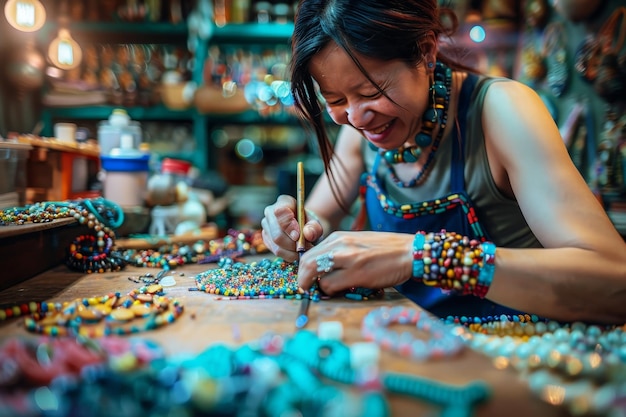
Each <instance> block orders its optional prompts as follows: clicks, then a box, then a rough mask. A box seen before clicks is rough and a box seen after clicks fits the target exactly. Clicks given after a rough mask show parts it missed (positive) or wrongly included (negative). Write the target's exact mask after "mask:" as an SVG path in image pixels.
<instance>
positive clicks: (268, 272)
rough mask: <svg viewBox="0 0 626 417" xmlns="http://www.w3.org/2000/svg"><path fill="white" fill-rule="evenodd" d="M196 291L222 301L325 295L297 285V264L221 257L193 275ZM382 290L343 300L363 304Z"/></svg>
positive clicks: (350, 293)
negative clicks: (210, 265)
mask: <svg viewBox="0 0 626 417" xmlns="http://www.w3.org/2000/svg"><path fill="white" fill-rule="evenodd" d="M193 290H197V291H203V292H206V293H209V294H214V295H218V296H220V297H219V298H218V299H225V300H248V299H251V298H296V299H301V298H303V297H308V298H310V299H311V300H313V301H319V300H320V299H321V298H322V297H325V295H324V294H323V293H322V292H321V291H320V289H319V287H318V286H317V285H314V286H313V287H311V290H310V291H304V290H303V289H302V288H300V286H299V285H298V263H297V262H293V263H289V262H285V261H284V260H283V259H282V258H278V257H277V258H274V259H273V260H270V259H268V258H264V259H261V260H260V261H258V262H251V263H245V262H236V261H235V260H233V259H232V258H222V259H220V260H219V261H218V268H216V269H209V270H207V271H205V272H202V273H200V274H198V275H197V276H196V288H190V291H193ZM384 293H385V292H384V289H375V290H374V289H368V288H360V287H353V288H350V289H348V290H346V291H344V293H343V296H344V297H345V298H348V299H351V300H357V301H366V300H369V299H372V298H375V297H376V298H380V297H381V296H382V295H384Z"/></svg>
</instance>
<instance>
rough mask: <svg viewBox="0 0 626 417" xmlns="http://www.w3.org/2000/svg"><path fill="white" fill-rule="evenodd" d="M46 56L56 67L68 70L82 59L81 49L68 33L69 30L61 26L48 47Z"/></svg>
mask: <svg viewBox="0 0 626 417" xmlns="http://www.w3.org/2000/svg"><path fill="white" fill-rule="evenodd" d="M48 58H49V59H50V62H52V64H54V66H56V67H57V68H61V69H64V70H69V69H72V68H76V67H77V66H78V65H79V64H80V61H81V60H82V59H83V51H82V50H81V49H80V46H79V45H78V43H77V42H76V41H75V40H74V39H73V38H72V36H71V35H70V31H69V30H67V29H65V28H61V29H59V35H58V36H57V37H56V38H55V39H54V40H53V41H52V42H51V43H50V46H49V47H48Z"/></svg>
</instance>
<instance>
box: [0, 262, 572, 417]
mask: <svg viewBox="0 0 626 417" xmlns="http://www.w3.org/2000/svg"><path fill="white" fill-rule="evenodd" d="M15 267H19V266H17V265H16V266H15ZM212 267H215V265H214V264H204V265H202V264H196V265H186V266H184V267H181V268H179V269H177V270H175V271H174V272H173V273H171V275H173V276H174V277H175V279H176V281H177V284H176V285H175V286H173V287H166V288H165V291H166V295H167V296H168V297H171V298H176V299H178V300H179V301H181V302H182V304H183V305H184V308H185V311H184V313H183V315H182V316H181V317H180V318H179V319H178V320H177V321H175V322H174V323H172V324H170V325H167V326H165V327H161V328H159V329H157V330H154V331H151V332H145V333H140V334H138V335H137V336H133V337H141V338H146V339H151V340H154V341H156V342H157V343H159V344H160V345H161V346H162V347H163V348H164V349H165V351H166V352H167V353H168V354H177V353H191V354H196V353H200V352H201V351H203V350H205V349H206V348H207V347H208V346H210V345H211V344H214V343H216V342H224V343H227V344H231V345H239V344H242V343H245V342H248V341H252V340H255V339H257V338H259V337H260V336H262V335H263V334H265V333H266V332H276V333H290V332H291V333H292V332H294V331H296V328H295V325H294V321H295V319H296V317H297V315H298V309H299V303H300V301H298V300H287V299H272V300H227V301H225V300H216V297H215V296H212V295H210V294H206V293H203V292H199V291H189V288H190V287H195V280H194V277H195V275H196V274H197V273H200V272H202V271H205V270H207V269H209V268H212ZM147 272H151V273H153V274H156V273H158V272H159V270H158V269H152V268H134V267H133V268H127V269H125V270H123V271H121V272H115V273H104V274H91V275H83V274H81V273H76V272H70V271H69V270H68V269H67V268H66V267H65V266H63V265H59V266H57V267H54V268H52V269H50V270H48V271H46V272H44V273H42V274H39V275H37V276H35V277H33V278H31V279H29V280H26V281H24V282H21V283H19V284H16V285H14V286H12V287H10V288H7V289H5V290H3V291H1V292H0V305H3V306H7V305H15V304H18V303H23V302H28V301H43V300H51V301H71V300H74V299H75V298H78V297H90V296H100V295H104V294H107V293H109V292H112V291H119V292H121V293H122V294H125V293H127V292H129V291H131V290H132V289H134V288H138V287H139V286H140V285H139V284H136V283H134V282H132V281H131V280H129V277H133V276H135V277H136V276H140V275H142V274H145V273H147ZM389 304H393V305H405V306H410V307H413V308H415V305H414V304H413V303H411V302H410V301H409V300H407V299H406V298H404V297H403V296H402V295H400V294H399V293H397V292H395V291H392V290H391V291H387V292H386V295H385V297H384V299H381V300H375V301H372V300H370V301H353V300H348V299H345V298H336V299H331V300H322V301H320V302H319V303H312V304H311V308H310V322H309V323H308V325H307V327H306V328H307V329H310V330H316V329H317V326H318V325H319V323H320V322H322V321H340V322H341V323H342V324H343V326H344V342H346V343H348V344H349V343H353V342H357V341H363V338H362V337H361V331H360V326H361V320H362V319H363V317H364V316H365V315H366V314H367V312H369V311H370V310H371V309H374V308H377V307H380V306H383V305H389ZM11 337H35V335H31V334H29V333H28V332H27V331H26V330H25V329H24V327H23V325H22V320H21V319H19V318H18V319H12V320H11V321H8V322H4V323H0V343H1V342H3V341H5V340H6V339H7V338H11ZM127 337H130V336H127ZM381 366H382V369H383V370H384V371H394V372H404V373H407V372H408V373H412V374H415V375H419V376H422V377H427V378H431V379H434V380H438V381H442V382H445V383H451V384H466V383H469V382H471V381H475V380H482V381H484V382H486V383H487V384H488V385H489V386H490V387H491V388H492V390H493V395H492V398H491V399H490V400H488V401H487V402H486V403H484V404H483V405H480V406H479V407H478V408H477V409H476V411H477V412H476V415H477V416H494V417H496V416H497V417H501V416H517V415H519V416H525V417H527V416H548V417H551V416H565V415H568V414H567V413H566V412H565V410H564V409H561V408H557V407H554V406H551V405H548V404H547V403H544V402H543V401H541V400H539V399H538V398H536V397H535V396H534V395H532V394H531V393H530V391H529V389H528V388H527V386H526V383H525V382H524V381H523V380H522V379H521V378H520V377H519V375H518V374H517V373H515V372H514V371H513V370H497V369H496V368H495V366H494V365H493V364H492V363H491V362H490V360H489V359H488V358H487V357H484V356H481V355H480V354H479V353H476V352H474V351H471V350H469V349H465V350H464V351H463V352H462V353H461V355H459V356H456V357H453V358H445V359H441V360H432V361H429V362H426V363H419V362H415V361H411V360H409V359H405V358H403V357H401V356H399V355H398V354H395V353H393V352H388V351H382V356H381ZM389 403H390V407H391V411H392V413H393V414H392V415H393V416H423V415H438V414H437V412H438V409H437V408H436V407H434V406H432V405H429V404H427V403H425V402H421V401H419V400H416V399H413V398H408V397H401V396H390V397H389Z"/></svg>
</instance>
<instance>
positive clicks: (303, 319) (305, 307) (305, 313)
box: [296, 162, 311, 329]
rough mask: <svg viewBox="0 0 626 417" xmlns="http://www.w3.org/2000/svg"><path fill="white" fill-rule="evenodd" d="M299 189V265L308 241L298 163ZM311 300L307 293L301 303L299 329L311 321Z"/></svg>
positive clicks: (297, 208)
mask: <svg viewBox="0 0 626 417" xmlns="http://www.w3.org/2000/svg"><path fill="white" fill-rule="evenodd" d="M297 182H298V184H297V188H296V210H297V213H296V215H297V217H298V225H299V226H300V237H299V238H298V243H297V244H296V251H297V252H298V263H299V262H300V258H302V254H303V253H304V251H305V245H306V239H305V238H304V222H305V219H306V213H305V211H304V164H303V163H302V162H298V172H297ZM310 302H311V299H310V298H309V294H308V293H305V294H304V296H303V297H302V302H301V303H300V311H299V312H298V318H296V327H297V328H298V329H301V328H303V327H304V326H306V324H307V322H308V321H309V304H310Z"/></svg>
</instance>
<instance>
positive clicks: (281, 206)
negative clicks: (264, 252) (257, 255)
mask: <svg viewBox="0 0 626 417" xmlns="http://www.w3.org/2000/svg"><path fill="white" fill-rule="evenodd" d="M263 215H264V217H263V220H261V228H262V231H261V234H262V236H263V242H264V243H265V245H266V246H267V248H268V249H269V250H270V251H271V252H272V253H273V254H274V255H276V256H279V257H281V258H283V259H284V260H285V261H287V262H293V261H295V260H297V259H298V252H297V251H296V243H297V242H298V239H299V238H300V225H299V224H298V217H297V208H296V199H295V198H293V197H292V196H289V195H280V196H279V197H278V198H277V199H276V202H275V203H274V204H272V205H269V206H267V207H266V208H265V210H264V212H263ZM303 231H304V238H305V239H306V241H307V243H306V245H307V249H308V248H309V247H311V246H312V243H311V242H317V241H318V240H319V239H320V238H321V237H322V236H323V232H324V230H323V228H322V224H321V223H320V221H319V220H318V219H317V218H315V216H313V215H312V213H310V212H309V211H307V212H306V223H305V225H304V228H303Z"/></svg>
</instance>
